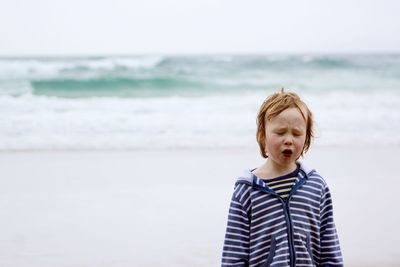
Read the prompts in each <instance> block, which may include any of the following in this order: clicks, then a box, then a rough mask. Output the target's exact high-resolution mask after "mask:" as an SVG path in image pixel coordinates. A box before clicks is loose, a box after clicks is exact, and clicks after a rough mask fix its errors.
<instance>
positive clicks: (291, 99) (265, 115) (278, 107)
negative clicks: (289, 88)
mask: <svg viewBox="0 0 400 267" xmlns="http://www.w3.org/2000/svg"><path fill="white" fill-rule="evenodd" d="M288 108H297V109H299V111H300V113H301V115H302V116H303V118H304V120H305V121H306V125H307V129H306V140H305V142H304V147H303V151H302V153H301V155H303V154H304V153H305V152H307V150H308V149H309V148H310V144H311V141H312V138H313V136H314V135H313V115H312V113H311V111H310V110H309V108H308V107H307V105H306V104H305V103H304V102H303V101H302V100H301V99H300V97H299V96H298V95H297V94H296V93H293V92H285V90H284V89H283V88H282V89H281V90H280V91H278V92H276V93H273V94H272V95H270V96H268V97H267V98H266V99H265V100H264V102H263V103H262V105H261V107H260V110H259V112H258V115H257V135H256V136H257V142H258V145H259V147H260V153H261V155H262V156H263V157H264V158H267V157H268V155H267V153H266V151H265V145H266V143H265V142H266V136H265V128H266V124H267V123H268V121H269V120H271V119H272V118H273V117H275V116H277V115H278V114H279V113H281V112H282V111H284V110H286V109H288Z"/></svg>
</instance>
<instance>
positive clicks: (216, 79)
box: [0, 55, 400, 98]
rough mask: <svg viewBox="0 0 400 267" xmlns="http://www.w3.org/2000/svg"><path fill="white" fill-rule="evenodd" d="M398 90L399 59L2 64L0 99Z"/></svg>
mask: <svg viewBox="0 0 400 267" xmlns="http://www.w3.org/2000/svg"><path fill="white" fill-rule="evenodd" d="M283 86H284V87H289V88H296V90H311V91H313V90H315V91H329V90H347V91H349V90H351V91H361V92H362V91H365V90H381V89H383V90H399V88H400V55H347V56H339V55H336V56H332V55H331V56H263V55H260V56H185V57H184V56H180V57H178V56H177V57H157V56H136V57H134V56H132V57H88V58H85V57H81V58H23V59H22V58H2V59H0V94H13V95H21V94H26V93H32V94H33V95H45V96H59V97H73V98H79V97H92V96H106V97H110V96H118V97H155V96H171V95H174V96H176V95H178V96H204V95H210V94H238V93H239V94H240V93H242V92H243V91H257V90H265V89H266V88H279V87H283Z"/></svg>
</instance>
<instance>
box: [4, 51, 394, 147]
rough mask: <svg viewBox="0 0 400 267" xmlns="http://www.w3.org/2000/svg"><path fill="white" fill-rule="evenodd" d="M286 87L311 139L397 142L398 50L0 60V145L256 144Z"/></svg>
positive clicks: (329, 143) (363, 143)
mask: <svg viewBox="0 0 400 267" xmlns="http://www.w3.org/2000/svg"><path fill="white" fill-rule="evenodd" d="M282 87H284V88H287V89H289V90H294V91H296V92H297V93H299V94H300V95H301V97H303V98H304V100H305V101H306V102H307V103H308V104H309V106H310V108H311V109H312V111H313V112H314V115H315V118H316V134H317V138H316V140H315V143H316V144H317V145H321V146H356V147H357V146H369V145H385V146H392V145H396V146H398V145H400V136H399V135H398V134H397V133H398V132H399V131H400V55H312V56H307V55H296V56H291V55H251V56H245V55H232V56H229V55H214V56H153V55H150V56H124V57H123V56H119V57H112V56H108V57H75V58H0V150H26V149H33V150H36V149H38V150H41V149H136V148H154V147H156V148H198V147H200V148H215V147H255V148H256V143H255V138H254V134H255V117H256V113H257V111H258V107H259V105H260V103H262V101H263V100H264V98H265V97H266V96H267V95H269V94H270V93H272V92H274V91H276V90H279V89H280V88H282Z"/></svg>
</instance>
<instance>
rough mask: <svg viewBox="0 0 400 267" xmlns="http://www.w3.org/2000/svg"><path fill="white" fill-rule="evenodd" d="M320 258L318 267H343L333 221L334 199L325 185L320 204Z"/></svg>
mask: <svg viewBox="0 0 400 267" xmlns="http://www.w3.org/2000/svg"><path fill="white" fill-rule="evenodd" d="M320 216H321V217H320V218H321V225H320V255H319V256H320V257H319V264H318V265H317V266H321V267H322V266H323V267H328V266H343V257H342V252H341V250H340V244H339V238H338V235H337V232H336V227H335V222H334V220H333V206H332V197H331V194H330V191H329V188H328V186H327V185H325V188H324V191H323V195H322V199H321V204H320Z"/></svg>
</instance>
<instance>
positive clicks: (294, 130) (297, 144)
mask: <svg viewBox="0 0 400 267" xmlns="http://www.w3.org/2000/svg"><path fill="white" fill-rule="evenodd" d="M303 114H305V115H307V113H306V112H305V111H303ZM265 126H266V128H265V137H266V138H265V140H266V141H265V143H266V144H265V148H266V151H267V155H268V158H269V160H271V161H272V162H271V163H273V164H278V165H279V166H280V167H290V166H291V165H293V164H294V163H295V162H296V160H297V159H298V158H299V157H300V155H301V154H302V152H303V147H304V143H305V140H306V131H307V123H306V121H305V120H304V118H303V116H302V114H301V112H300V110H299V109H298V108H288V109H285V110H284V111H282V112H281V113H279V114H278V115H277V116H275V117H273V118H272V119H270V120H269V121H267V122H266V125H265Z"/></svg>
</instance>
